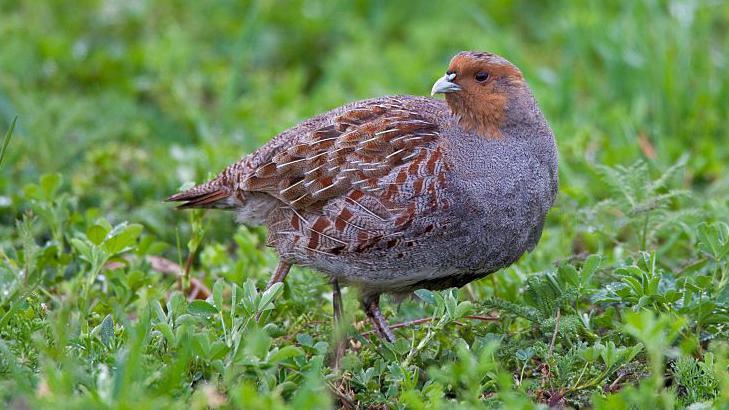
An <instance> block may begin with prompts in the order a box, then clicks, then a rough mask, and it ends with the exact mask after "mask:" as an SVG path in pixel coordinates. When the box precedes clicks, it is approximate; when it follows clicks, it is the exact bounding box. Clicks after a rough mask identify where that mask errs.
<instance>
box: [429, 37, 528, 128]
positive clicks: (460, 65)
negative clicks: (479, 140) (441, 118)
mask: <svg viewBox="0 0 729 410" xmlns="http://www.w3.org/2000/svg"><path fill="white" fill-rule="evenodd" d="M525 91H527V94H530V93H529V92H528V88H527V85H526V83H525V82H524V77H523V76H522V75H521V71H519V69H518V68H516V67H515V66H514V65H513V64H511V63H510V62H509V61H507V60H506V59H504V58H502V57H499V56H497V55H495V54H491V53H486V52H478V51H462V52H460V53H458V54H456V55H455V57H453V59H451V63H450V66H449V67H448V71H447V72H446V75H444V76H443V77H441V78H439V79H438V81H436V82H435V84H433V89H432V90H431V95H435V94H438V93H442V94H445V98H446V101H447V102H448V106H450V108H451V110H452V111H453V113H454V114H456V115H457V116H458V121H459V124H460V125H461V126H462V127H463V128H465V129H468V130H472V131H475V132H476V133H478V134H479V135H481V136H483V137H486V138H500V137H501V126H502V124H503V123H504V121H505V120H506V119H507V109H509V102H510V100H511V99H513V98H520V97H521V96H523V95H524V92H525Z"/></svg>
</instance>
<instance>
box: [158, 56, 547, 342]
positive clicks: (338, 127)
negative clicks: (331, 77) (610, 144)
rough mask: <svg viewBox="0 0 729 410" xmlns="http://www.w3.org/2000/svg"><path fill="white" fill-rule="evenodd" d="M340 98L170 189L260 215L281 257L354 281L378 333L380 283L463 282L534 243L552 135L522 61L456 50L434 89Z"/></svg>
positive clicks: (207, 204) (190, 200) (383, 331)
mask: <svg viewBox="0 0 729 410" xmlns="http://www.w3.org/2000/svg"><path fill="white" fill-rule="evenodd" d="M437 93H443V94H445V103H444V102H443V101H441V100H438V99H434V98H426V97H413V96H388V97H381V98H375V99H370V100H364V101H357V102H353V103H351V104H347V105H344V106H342V107H339V108H336V109H334V110H331V111H329V112H326V113H324V114H321V115H319V116H316V117H314V118H311V119H308V120H306V121H304V122H302V123H300V124H299V125H297V126H295V127H293V128H291V129H289V130H286V131H284V132H282V133H281V134H279V135H278V136H276V137H275V138H273V139H272V140H271V141H270V142H269V143H267V144H266V145H264V146H262V147H261V148H259V149H258V150H257V151H255V152H253V153H252V154H250V155H247V156H245V157H243V158H242V159H241V160H240V161H238V162H236V163H234V164H232V165H230V166H229V167H228V168H226V169H225V170H224V171H223V172H221V173H220V174H219V175H218V176H217V177H216V178H215V179H213V180H211V181H209V182H206V183H204V184H202V185H198V186H196V187H193V188H192V189H189V190H187V191H184V192H181V193H178V194H176V195H173V196H171V197H170V198H169V200H170V201H181V202H183V203H182V204H181V205H180V206H179V207H180V208H220V209H231V210H234V211H235V212H236V214H237V219H238V221H239V222H241V223H244V224H249V225H265V226H266V227H267V228H268V245H269V246H271V247H273V248H275V249H276V251H277V252H278V254H279V256H280V263H279V265H278V267H277V268H276V271H275V273H274V275H273V276H272V278H271V280H270V281H269V286H271V285H272V284H273V283H276V282H280V281H283V280H284V279H285V277H286V274H287V273H288V271H289V269H290V267H291V265H292V264H296V265H300V266H306V267H310V268H313V269H315V270H317V271H319V272H322V273H324V274H325V275H327V276H328V277H329V278H331V280H332V283H333V285H334V289H335V291H336V292H335V299H334V301H335V319H336V317H337V316H339V315H341V300H340V299H339V294H338V289H339V284H340V283H341V284H342V285H349V286H354V287H356V288H359V291H360V294H361V302H362V305H363V307H364V309H365V311H366V313H367V316H368V317H369V318H370V320H371V321H372V324H373V326H374V329H375V331H376V332H377V333H378V334H379V336H380V337H383V338H385V339H387V340H388V341H393V340H394V336H393V333H392V331H391V330H390V329H389V327H388V325H387V322H386V321H385V319H384V317H383V316H382V314H381V312H380V309H379V306H378V304H379V298H380V294H382V293H390V294H404V293H409V292H411V291H413V290H416V289H419V288H426V289H445V288H450V287H460V286H463V285H465V284H467V283H469V282H471V281H474V280H476V279H479V278H482V277H484V276H486V275H488V274H490V273H492V272H495V271H497V270H499V269H501V268H503V267H506V266H509V265H510V264H512V263H514V262H515V261H516V260H517V259H518V258H519V257H520V256H521V255H522V254H523V253H524V252H526V251H529V250H531V249H533V248H534V246H535V245H536V244H537V242H538V240H539V238H540V236H541V233H542V227H543V225H544V220H545V216H546V214H547V211H548V210H549V209H550V207H551V206H552V203H553V202H554V198H555V195H556V193H557V148H556V145H555V140H554V136H553V135H552V131H551V130H550V127H549V125H548V124H547V122H546V120H545V119H544V116H543V114H542V112H541V110H540V109H539V106H538V105H537V103H536V101H535V99H534V97H533V95H532V92H531V90H530V89H529V87H528V85H527V83H526V82H525V80H524V78H523V76H522V74H521V72H520V71H519V69H517V68H516V67H515V66H514V65H513V64H511V63H510V62H508V61H507V60H505V59H504V58H502V57H499V56H497V55H495V54H491V53H486V52H470V51H466V52H461V53H458V54H457V55H456V56H455V57H453V59H452V60H451V62H450V66H449V68H448V71H447V73H446V74H445V75H444V76H443V77H442V78H440V79H438V80H437V81H436V83H435V84H434V85H433V88H432V93H431V95H435V94H437Z"/></svg>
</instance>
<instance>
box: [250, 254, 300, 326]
mask: <svg viewBox="0 0 729 410" xmlns="http://www.w3.org/2000/svg"><path fill="white" fill-rule="evenodd" d="M289 270H291V264H290V263H289V262H285V261H283V260H279V261H278V265H276V270H275V271H273V275H271V279H269V280H268V283H267V284H266V289H264V290H263V291H264V292H265V291H267V290H269V289H271V286H273V285H275V284H277V283H279V282H283V281H284V279H286V275H288V274H289ZM261 313H263V312H258V313H256V322H258V320H259V319H260V318H261Z"/></svg>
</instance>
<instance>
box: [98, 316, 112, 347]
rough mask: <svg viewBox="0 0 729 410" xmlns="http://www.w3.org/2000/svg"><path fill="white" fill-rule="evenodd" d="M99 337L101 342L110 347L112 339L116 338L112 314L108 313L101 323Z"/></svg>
mask: <svg viewBox="0 0 729 410" xmlns="http://www.w3.org/2000/svg"><path fill="white" fill-rule="evenodd" d="M99 337H100V339H101V343H103V344H104V346H106V347H109V346H110V344H111V342H112V340H114V319H113V318H112V317H111V315H106V317H104V320H102V321H101V324H100V325H99Z"/></svg>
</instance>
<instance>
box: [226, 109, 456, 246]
mask: <svg viewBox="0 0 729 410" xmlns="http://www.w3.org/2000/svg"><path fill="white" fill-rule="evenodd" d="M439 141H440V135H439V130H438V126H437V124H435V123H434V122H432V121H428V120H427V119H426V118H424V117H423V116H422V115H420V114H418V112H416V111H415V110H413V109H410V108H406V107H405V106H404V105H402V104H398V103H396V102H386V103H382V102H371V103H366V104H364V105H360V106H356V107H354V108H350V109H347V110H345V111H344V112H341V113H339V115H337V116H336V117H334V118H333V120H332V121H327V122H325V124H324V125H322V126H320V127H318V128H317V129H315V130H314V131H311V132H308V133H307V134H305V135H303V136H301V137H300V138H298V139H297V140H296V142H295V143H293V144H292V145H291V146H289V147H282V148H281V149H280V150H279V151H278V152H277V153H276V154H275V155H273V156H272V158H271V159H270V161H268V162H266V163H263V164H262V165H260V166H258V167H256V168H255V169H253V170H251V171H250V172H249V173H248V174H247V176H246V177H245V178H244V179H243V180H242V181H240V183H239V184H238V187H239V189H242V190H244V191H253V192H265V193H267V194H269V195H271V196H273V197H275V198H277V199H279V200H280V201H281V202H282V203H283V206H281V207H279V208H278V209H276V210H275V211H274V213H273V215H272V218H271V220H272V221H273V222H272V223H271V224H270V226H269V230H270V237H269V242H270V244H271V245H273V246H275V247H277V248H278V249H279V251H282V252H283V253H298V252H319V253H325V254H332V255H338V254H340V253H343V252H364V251H367V250H368V249H372V248H381V247H394V246H396V245H397V244H398V243H400V241H401V239H402V237H403V236H404V233H405V232H406V231H407V230H408V229H412V227H413V222H414V221H418V220H420V219H421V218H419V217H421V216H424V215H428V214H431V213H433V212H437V211H438V210H439V209H443V208H447V207H448V206H449V203H448V200H447V198H446V195H444V187H445V183H446V180H447V171H448V165H447V164H446V162H445V161H444V160H443V152H442V148H441V147H440V146H439ZM416 225H417V224H416ZM418 229H421V230H423V231H425V232H429V231H430V230H432V229H433V227H432V226H430V228H429V227H428V226H427V225H426V226H421V227H419V228H418Z"/></svg>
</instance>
